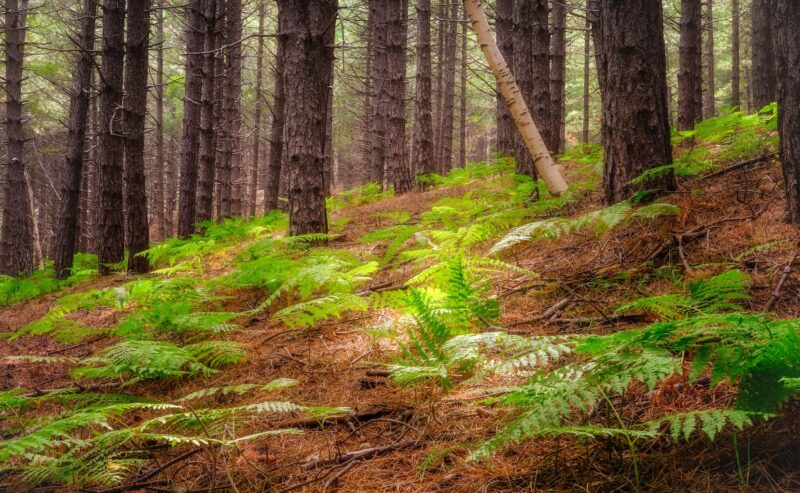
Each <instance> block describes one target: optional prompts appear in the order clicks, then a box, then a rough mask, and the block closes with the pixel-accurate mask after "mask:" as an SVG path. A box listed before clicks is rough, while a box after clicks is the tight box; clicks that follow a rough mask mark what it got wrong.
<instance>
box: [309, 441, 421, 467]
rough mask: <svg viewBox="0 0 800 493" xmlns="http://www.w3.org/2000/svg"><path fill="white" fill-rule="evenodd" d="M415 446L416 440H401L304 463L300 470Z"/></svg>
mask: <svg viewBox="0 0 800 493" xmlns="http://www.w3.org/2000/svg"><path fill="white" fill-rule="evenodd" d="M415 445H417V440H403V441H401V442H397V443H393V444H391V445H385V446H383V447H369V448H364V449H360V450H354V451H352V452H347V453H345V454H342V455H339V456H336V457H334V458H332V459H318V460H313V461H310V462H306V463H305V464H303V465H301V466H300V468H301V469H302V470H304V471H310V470H311V469H315V468H317V467H320V466H329V465H333V464H344V463H346V462H350V461H352V460H356V459H370V458H372V457H375V456H377V455H383V454H385V453H387V452H393V451H395V450H400V449H404V448H410V447H413V446H415Z"/></svg>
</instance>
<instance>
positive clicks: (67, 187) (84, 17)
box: [53, 0, 97, 279]
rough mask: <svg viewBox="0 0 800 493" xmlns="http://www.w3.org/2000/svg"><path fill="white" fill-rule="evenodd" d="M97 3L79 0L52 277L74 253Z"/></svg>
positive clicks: (65, 267)
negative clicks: (80, 7) (81, 7)
mask: <svg viewBox="0 0 800 493" xmlns="http://www.w3.org/2000/svg"><path fill="white" fill-rule="evenodd" d="M96 15H97V3H96V2H95V0H83V9H82V11H81V19H80V31H79V32H78V38H77V46H76V48H77V49H78V50H79V53H78V60H77V63H76V68H75V74H74V76H73V81H72V95H71V96H70V104H69V133H68V134H67V155H66V160H65V161H66V165H65V171H66V178H65V180H64V183H63V186H62V188H61V210H60V212H59V215H58V224H57V225H56V234H55V241H56V244H55V251H54V255H53V262H54V264H53V268H54V270H55V272H56V277H57V278H59V279H64V278H66V277H67V276H68V275H69V270H70V269H71V268H72V260H73V257H74V255H75V248H76V234H77V233H78V231H79V228H78V213H79V211H80V200H81V189H80V187H81V177H82V175H83V159H84V148H85V144H86V125H87V121H88V119H89V118H88V116H89V102H90V98H91V92H92V87H91V86H92V70H93V69H94V55H93V52H94V36H95V35H94V31H95V16H96Z"/></svg>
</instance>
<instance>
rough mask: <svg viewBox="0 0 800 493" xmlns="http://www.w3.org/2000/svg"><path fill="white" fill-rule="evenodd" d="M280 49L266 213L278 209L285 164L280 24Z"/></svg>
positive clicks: (284, 102) (284, 97)
mask: <svg viewBox="0 0 800 493" xmlns="http://www.w3.org/2000/svg"><path fill="white" fill-rule="evenodd" d="M278 33H279V34H278V42H277V44H278V49H277V55H276V58H275V73H274V77H275V93H274V97H273V100H272V128H271V129H270V140H269V164H268V167H267V177H266V184H265V187H264V211H265V212H266V211H272V210H276V209H277V208H278V193H279V191H280V184H281V165H282V163H283V145H284V138H283V137H284V135H283V134H284V122H285V111H286V92H285V88H284V85H283V72H284V62H285V58H286V57H285V52H286V36H285V35H284V34H283V31H281V29H280V22H279V23H278Z"/></svg>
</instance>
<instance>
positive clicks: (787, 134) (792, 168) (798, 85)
mask: <svg viewBox="0 0 800 493" xmlns="http://www.w3.org/2000/svg"><path fill="white" fill-rule="evenodd" d="M767 21H768V22H769V18H767ZM798 25H800V3H798V2H793V1H784V2H777V1H776V2H772V26H773V38H772V39H773V49H774V54H775V62H776V63H775V69H776V70H775V75H776V80H777V96H778V98H777V99H778V133H779V134H780V147H781V149H780V153H781V164H782V166H783V179H784V186H785V188H786V205H787V208H788V214H787V218H788V220H789V222H791V223H793V224H800V139H798V136H800V30H798V29H797V26H798ZM754 29H755V28H754ZM754 48H755V47H754Z"/></svg>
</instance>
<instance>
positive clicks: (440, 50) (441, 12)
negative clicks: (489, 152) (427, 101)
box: [376, 0, 448, 173]
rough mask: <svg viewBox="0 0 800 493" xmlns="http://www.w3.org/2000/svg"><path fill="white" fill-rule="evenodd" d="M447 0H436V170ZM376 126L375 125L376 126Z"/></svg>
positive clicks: (437, 170) (434, 153)
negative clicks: (437, 20) (437, 19)
mask: <svg viewBox="0 0 800 493" xmlns="http://www.w3.org/2000/svg"><path fill="white" fill-rule="evenodd" d="M447 2H448V0H438V8H437V9H436V16H437V17H438V18H439V22H438V23H437V30H436V64H435V68H436V90H435V91H434V103H433V104H434V110H433V122H434V128H433V160H434V164H435V168H436V172H437V173H438V172H440V171H441V165H442V161H441V159H442V111H443V108H444V71H445V65H446V64H445V61H444V59H445V39H447V28H446V26H447V25H448V24H447V23H446V22H445V19H446V18H447V5H448V4H447ZM376 128H377V127H376Z"/></svg>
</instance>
